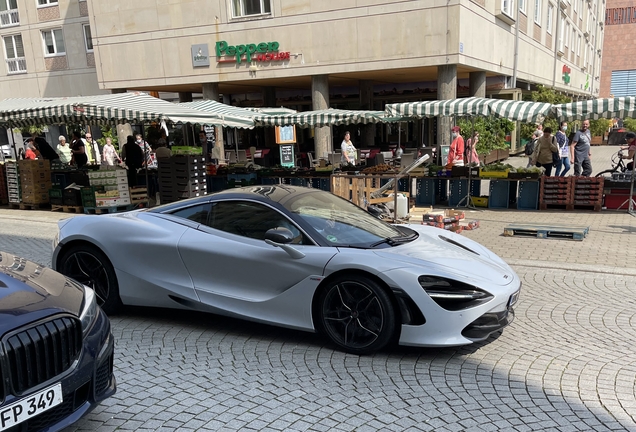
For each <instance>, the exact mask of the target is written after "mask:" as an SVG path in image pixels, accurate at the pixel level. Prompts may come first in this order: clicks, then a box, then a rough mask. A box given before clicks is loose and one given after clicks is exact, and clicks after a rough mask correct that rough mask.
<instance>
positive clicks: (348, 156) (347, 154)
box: [340, 131, 358, 165]
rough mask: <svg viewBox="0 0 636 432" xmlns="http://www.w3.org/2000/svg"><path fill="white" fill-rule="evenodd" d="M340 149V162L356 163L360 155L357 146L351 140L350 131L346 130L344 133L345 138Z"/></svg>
mask: <svg viewBox="0 0 636 432" xmlns="http://www.w3.org/2000/svg"><path fill="white" fill-rule="evenodd" d="M340 150H341V151H342V156H341V157H340V163H342V164H343V165H346V164H351V165H355V164H356V158H357V157H358V151H357V150H356V148H355V146H354V145H353V143H352V142H351V134H350V133H349V131H346V132H345V134H344V139H343V140H342V143H341V144H340Z"/></svg>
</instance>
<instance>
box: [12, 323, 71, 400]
mask: <svg viewBox="0 0 636 432" xmlns="http://www.w3.org/2000/svg"><path fill="white" fill-rule="evenodd" d="M5 349H6V358H7V360H8V364H9V373H10V378H11V385H12V387H13V391H14V392H15V393H16V394H20V393H23V392H25V391H27V390H29V389H30V388H32V387H35V386H37V385H39V384H42V383H43V382H46V381H48V380H50V379H51V378H53V377H55V376H57V375H60V374H61V373H62V372H64V371H66V370H67V369H68V368H70V367H71V365H72V364H73V362H74V361H75V359H76V358H77V357H78V356H79V354H80V351H81V350H82V325H81V323H80V322H79V321H78V320H77V319H74V318H70V317H62V318H56V319H54V320H51V321H47V322H45V323H42V324H39V325H37V326H35V327H31V328H29V329H26V330H23V331H21V332H19V333H16V334H14V335H12V336H10V337H9V338H8V339H7V340H6V342H5Z"/></svg>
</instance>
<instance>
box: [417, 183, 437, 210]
mask: <svg viewBox="0 0 636 432" xmlns="http://www.w3.org/2000/svg"><path fill="white" fill-rule="evenodd" d="M438 181H439V180H435V179H432V178H418V179H416V180H415V204H416V205H431V206H432V205H435V197H436V195H437V194H436V191H437V189H436V186H437V185H436V183H437V182H438Z"/></svg>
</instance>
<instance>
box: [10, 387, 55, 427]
mask: <svg viewBox="0 0 636 432" xmlns="http://www.w3.org/2000/svg"><path fill="white" fill-rule="evenodd" d="M61 403H62V384H61V383H58V384H55V385H54V386H52V387H49V388H47V389H44V390H42V391H41V392H38V393H36V394H34V395H31V396H29V397H26V398H24V399H22V400H19V401H17V402H15V403H12V404H11V405H7V406H6V407H0V431H3V430H6V429H9V428H11V427H13V426H15V425H17V424H20V423H22V422H24V421H26V420H28V419H30V418H32V417H35V416H36V415H38V414H42V413H43V412H45V411H48V410H50V409H51V408H53V407H55V406H56V405H59V404H61Z"/></svg>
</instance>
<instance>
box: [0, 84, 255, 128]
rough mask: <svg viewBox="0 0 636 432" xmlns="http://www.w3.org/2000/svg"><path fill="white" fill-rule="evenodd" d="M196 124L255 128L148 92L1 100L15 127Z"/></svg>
mask: <svg viewBox="0 0 636 432" xmlns="http://www.w3.org/2000/svg"><path fill="white" fill-rule="evenodd" d="M162 120H164V121H166V122H168V123H176V124H183V123H192V124H202V125H217V126H230V127H247V128H251V127H254V122H253V121H252V120H250V119H247V118H243V117H235V116H227V117H225V118H223V119H221V118H219V117H218V116H215V115H212V114H209V113H206V112H204V111H199V110H195V109H192V108H187V107H180V106H178V105H176V104H173V103H171V102H167V101H164V100H162V99H157V98H155V97H152V96H149V95H147V94H145V93H139V92H135V93H117V94H107V95H98V96H78V97H68V98H31V99H5V100H3V101H0V121H4V122H7V123H9V124H11V125H13V126H28V125H47V124H59V123H69V122H71V123H88V124H107V123H111V124H112V123H145V122H152V121H162Z"/></svg>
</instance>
